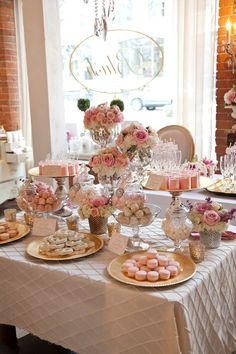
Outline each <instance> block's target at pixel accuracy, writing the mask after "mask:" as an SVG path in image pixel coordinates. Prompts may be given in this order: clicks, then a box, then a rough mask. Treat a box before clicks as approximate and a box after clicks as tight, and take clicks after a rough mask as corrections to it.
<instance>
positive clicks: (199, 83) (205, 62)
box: [172, 0, 218, 158]
mask: <svg viewBox="0 0 236 354" xmlns="http://www.w3.org/2000/svg"><path fill="white" fill-rule="evenodd" d="M172 5H173V6H172V9H173V22H172V23H173V35H174V36H175V38H174V41H173V42H174V43H175V45H176V48H173V50H174V52H175V53H177V55H176V56H175V58H176V62H175V63H174V65H175V70H176V73H177V77H176V90H175V92H176V102H177V104H176V112H175V114H176V116H177V121H178V123H179V124H181V125H184V126H185V127H187V128H188V129H189V130H190V131H191V133H192V135H193V138H194V141H195V152H196V154H197V155H198V157H204V156H206V157H212V158H215V120H216V109H215V107H216V104H215V62H216V61H215V57H216V43H217V41H216V37H217V14H218V0H172Z"/></svg>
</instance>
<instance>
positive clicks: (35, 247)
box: [26, 233, 104, 261]
mask: <svg viewBox="0 0 236 354" xmlns="http://www.w3.org/2000/svg"><path fill="white" fill-rule="evenodd" d="M84 234H85V235H86V237H88V238H89V239H90V241H94V242H95V246H94V247H91V248H89V249H88V250H87V251H86V252H84V253H81V254H74V255H73V254H72V255H70V256H60V257H47V256H46V255H43V254H41V253H40V252H39V246H40V245H41V243H42V239H39V240H34V241H32V242H30V243H29V245H28V246H27V248H26V252H27V253H28V255H30V256H32V257H34V258H38V259H43V260H45V261H68V260H70V259H77V258H82V257H86V256H90V255H91V254H94V253H96V252H98V251H99V250H100V249H102V247H103V244H104V242H103V240H102V239H101V238H99V237H98V236H96V235H93V234H89V233H84Z"/></svg>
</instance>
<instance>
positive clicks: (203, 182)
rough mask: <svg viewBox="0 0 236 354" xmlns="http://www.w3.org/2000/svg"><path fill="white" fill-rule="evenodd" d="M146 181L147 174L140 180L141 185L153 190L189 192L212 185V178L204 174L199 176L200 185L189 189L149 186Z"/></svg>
mask: <svg viewBox="0 0 236 354" xmlns="http://www.w3.org/2000/svg"><path fill="white" fill-rule="evenodd" d="M147 182H148V175H147V176H145V177H144V179H143V181H142V183H141V184H142V186H143V188H145V189H149V190H153V191H162V192H180V193H182V192H191V191H196V190H199V189H204V188H207V187H208V186H210V185H212V179H210V178H209V177H205V176H200V186H199V187H197V188H191V189H156V188H150V187H148V186H147Z"/></svg>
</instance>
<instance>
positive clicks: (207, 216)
mask: <svg viewBox="0 0 236 354" xmlns="http://www.w3.org/2000/svg"><path fill="white" fill-rule="evenodd" d="M203 221H204V222H205V223H206V224H207V225H209V226H214V225H216V224H217V223H218V222H219V221H220V216H219V215H218V214H217V212H216V211H214V210H206V211H205V213H204V214H203Z"/></svg>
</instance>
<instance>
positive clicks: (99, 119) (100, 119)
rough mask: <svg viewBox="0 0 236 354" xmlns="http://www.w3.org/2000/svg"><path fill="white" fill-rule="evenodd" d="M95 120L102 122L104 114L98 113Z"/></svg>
mask: <svg viewBox="0 0 236 354" xmlns="http://www.w3.org/2000/svg"><path fill="white" fill-rule="evenodd" d="M96 118H97V121H98V122H102V121H103V119H104V118H105V114H104V113H103V112H98V113H97V115H96Z"/></svg>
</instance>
